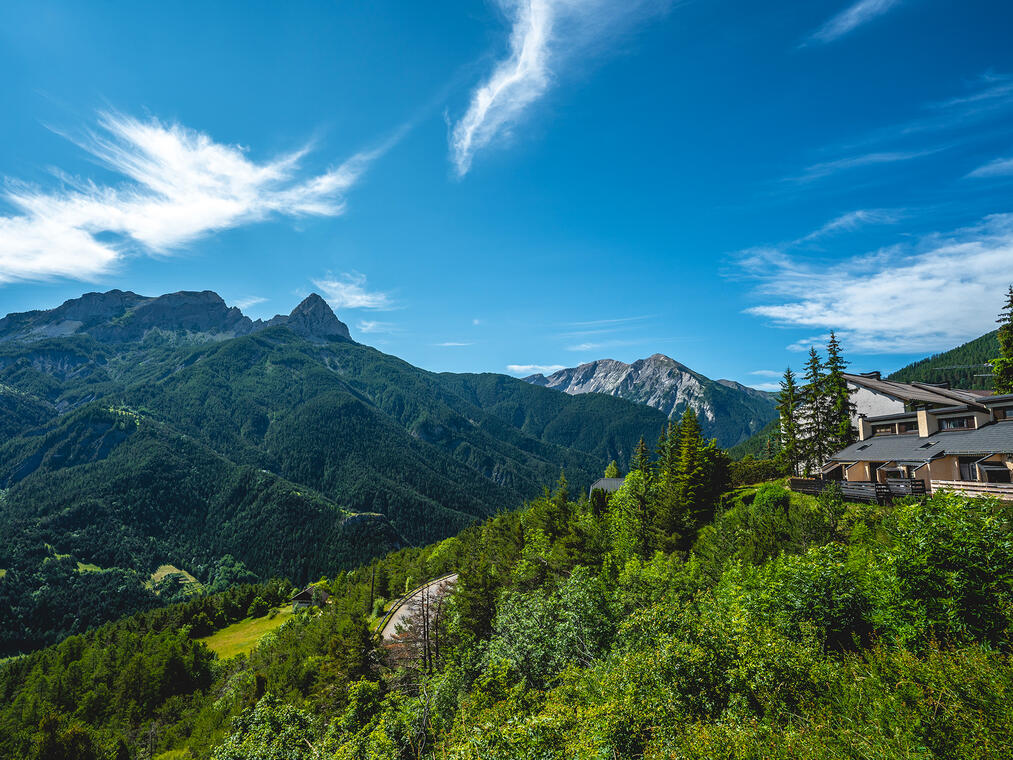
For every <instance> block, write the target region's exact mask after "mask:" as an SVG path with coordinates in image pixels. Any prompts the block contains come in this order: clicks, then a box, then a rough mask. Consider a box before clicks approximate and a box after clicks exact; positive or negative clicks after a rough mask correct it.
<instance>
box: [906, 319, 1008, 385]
mask: <svg viewBox="0 0 1013 760" xmlns="http://www.w3.org/2000/svg"><path fill="white" fill-rule="evenodd" d="M997 336H998V331H996V330H993V331H992V332H990V333H986V334H985V335H982V336H981V337H980V338H975V339H974V340H972V341H968V342H967V343H965V344H963V345H962V346H957V347H956V348H952V349H950V350H949V351H944V352H942V353H941V354H934V355H933V356H929V357H927V358H925V359H922V360H920V361H917V362H914V363H913V364H909V365H908V366H906V367H902V368H901V369H899V370H897V371H896V372H894V373H892V374H891V375H889V376H888V377H887V379H888V380H896V381H898V382H901V383H910V382H921V383H949V384H950V386H951V387H953V388H977V389H980V390H992V377H991V374H992V368H991V367H990V366H989V361H991V360H992V359H995V358H997V357H998V356H999V341H998V339H997Z"/></svg>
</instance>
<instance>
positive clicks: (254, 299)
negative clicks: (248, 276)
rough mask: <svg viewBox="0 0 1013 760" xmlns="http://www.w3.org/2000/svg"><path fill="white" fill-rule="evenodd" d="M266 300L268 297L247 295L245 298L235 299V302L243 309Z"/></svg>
mask: <svg viewBox="0 0 1013 760" xmlns="http://www.w3.org/2000/svg"><path fill="white" fill-rule="evenodd" d="M266 301H267V299H266V298H263V297H261V296H246V297H245V298H238V299H236V300H235V301H233V304H234V305H235V306H237V307H238V308H239V309H240V310H242V309H249V308H250V307H251V306H256V305H257V304H261V303H265V302H266Z"/></svg>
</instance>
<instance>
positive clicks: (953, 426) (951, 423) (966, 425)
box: [939, 417, 974, 430]
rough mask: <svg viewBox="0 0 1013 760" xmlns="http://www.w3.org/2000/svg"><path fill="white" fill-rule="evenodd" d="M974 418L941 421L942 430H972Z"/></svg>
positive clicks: (955, 418)
mask: <svg viewBox="0 0 1013 760" xmlns="http://www.w3.org/2000/svg"><path fill="white" fill-rule="evenodd" d="M973 419H974V418H973V417H951V418H950V419H948V420H939V429H940V430H970V429H971V428H973V427H974V422H973V421H972V420H973Z"/></svg>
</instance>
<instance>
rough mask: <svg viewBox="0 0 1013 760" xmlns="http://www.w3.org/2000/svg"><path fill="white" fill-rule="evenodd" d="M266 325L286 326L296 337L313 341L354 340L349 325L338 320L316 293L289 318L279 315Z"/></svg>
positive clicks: (293, 310) (309, 296)
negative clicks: (299, 336)
mask: <svg viewBox="0 0 1013 760" xmlns="http://www.w3.org/2000/svg"><path fill="white" fill-rule="evenodd" d="M266 324H267V325H270V326H274V325H285V326H286V327H287V328H289V329H290V330H291V331H292V332H294V333H295V334H296V335H301V336H302V337H304V338H309V339H311V340H334V339H335V338H344V339H345V340H351V339H352V336H351V335H350V334H349V332H348V325H346V324H345V323H344V322H342V321H341V320H340V319H338V318H337V316H336V315H335V314H334V311H333V310H332V309H331V307H330V306H329V305H328V304H327V301H325V300H324V299H323V298H321V297H320V296H319V295H317V294H316V293H310V294H309V295H308V296H306V298H304V299H303V300H302V302H301V303H300V304H299V305H298V306H296V307H295V308H294V309H292V313H291V314H289V315H288V316H287V317H285V316H282V315H280V314H279V315H278V316H276V317H274V318H273V319H271V320H269V321H268V322H267V323H266Z"/></svg>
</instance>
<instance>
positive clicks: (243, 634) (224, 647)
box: [198, 607, 293, 660]
mask: <svg viewBox="0 0 1013 760" xmlns="http://www.w3.org/2000/svg"><path fill="white" fill-rule="evenodd" d="M292 614H293V613H292V608H291V607H287V608H284V609H282V610H281V611H280V612H278V614H277V615H275V616H274V617H273V618H271V617H268V616H267V615H265V616H264V617H259V618H246V620H240V621H239V622H238V623H233V624H232V625H230V626H228V627H227V628H222V630H220V631H217V632H215V633H213V634H211V635H210V636H207V637H205V638H203V639H198V640H199V641H203V642H204V643H205V644H206V645H207V647H208V649H210V650H211V651H212V652H214V653H215V654H217V655H218V657H219V659H222V660H227V659H229V658H230V657H235V656H236V655H237V654H246V653H247V652H249V651H251V650H252V649H253V648H254V647H255V646H257V642H258V641H260V639H261V638H262V637H263V636H264V634H266V633H270V632H271V631H273V630H275V629H276V628H280V627H281V626H282V625H283V624H284V623H285V622H286V621H287V620H289V619H290V618H291V617H292Z"/></svg>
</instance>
